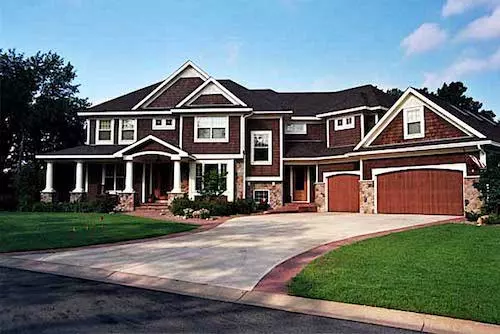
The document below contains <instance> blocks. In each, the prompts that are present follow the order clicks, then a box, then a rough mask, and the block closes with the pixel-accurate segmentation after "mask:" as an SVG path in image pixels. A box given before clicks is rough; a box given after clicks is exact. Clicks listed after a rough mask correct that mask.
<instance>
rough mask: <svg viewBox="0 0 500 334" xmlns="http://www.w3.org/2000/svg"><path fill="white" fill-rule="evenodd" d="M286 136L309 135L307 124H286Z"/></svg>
mask: <svg viewBox="0 0 500 334" xmlns="http://www.w3.org/2000/svg"><path fill="white" fill-rule="evenodd" d="M285 134H287V135H305V134H307V124H306V123H300V122H290V123H287V124H286V127H285Z"/></svg>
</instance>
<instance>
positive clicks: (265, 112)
mask: <svg viewBox="0 0 500 334" xmlns="http://www.w3.org/2000/svg"><path fill="white" fill-rule="evenodd" d="M253 113H254V114H255V115H268V114H271V115H272V114H293V110H257V111H254V112H253Z"/></svg>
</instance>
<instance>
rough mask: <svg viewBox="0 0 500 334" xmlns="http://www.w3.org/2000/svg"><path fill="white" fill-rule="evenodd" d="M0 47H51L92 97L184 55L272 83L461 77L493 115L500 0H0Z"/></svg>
mask: <svg viewBox="0 0 500 334" xmlns="http://www.w3.org/2000/svg"><path fill="white" fill-rule="evenodd" d="M0 48H2V49H9V48H15V49H16V50H17V51H19V52H24V53H25V54H26V55H31V54H34V53H35V52H37V51H39V50H40V51H50V50H52V51H55V52H57V53H58V54H60V55H61V56H63V57H64V58H65V59H66V60H68V61H70V62H71V63H72V64H73V65H74V66H75V68H76V71H77V74H78V77H77V79H76V82H77V83H79V84H80V85H81V86H80V95H81V96H82V97H88V98H89V100H90V101H91V102H92V103H98V102H102V101H105V100H106V99H109V98H113V97H116V96H119V95H122V94H125V93H127V92H130V91H132V90H134V89H138V88H141V87H144V86H146V85H149V84H151V83H154V82H158V81H160V80H163V79H165V78H166V77H167V76H168V75H169V74H171V73H172V72H173V71H175V70H176V69H177V68H178V67H179V66H181V65H182V64H183V63H184V62H185V61H186V60H188V59H190V60H192V61H194V62H195V63H196V64H197V65H198V66H200V67H201V68H202V69H204V70H205V71H206V72H208V73H209V74H210V75H211V76H213V77H215V78H217V79H224V78H230V79H233V80H235V81H237V82H238V83H240V84H242V85H244V86H246V87H248V88H272V89H274V90H277V91H335V90H341V89H346V88H350V87H354V86H358V85H363V84H374V85H376V86H378V87H379V88H382V89H387V88H393V87H398V88H400V89H405V88H407V87H408V86H414V87H424V86H425V87H429V88H430V89H432V90H434V89H436V88H437V87H439V86H441V84H442V83H443V82H444V81H446V82H449V81H453V80H461V81H463V82H464V83H465V84H466V85H467V86H468V87H469V91H468V94H469V95H471V96H473V97H474V98H475V99H477V100H479V101H482V102H483V103H484V108H486V109H493V110H494V111H495V112H496V114H497V115H500V0H324V1H321V0H245V1H243V0H233V1H215V0H214V1H210V0H205V1H189V0H179V1H167V0H164V1H147V0H140V1H128V0H2V1H1V2H0Z"/></svg>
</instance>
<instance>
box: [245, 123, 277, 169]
mask: <svg viewBox="0 0 500 334" xmlns="http://www.w3.org/2000/svg"><path fill="white" fill-rule="evenodd" d="M254 135H268V136H269V141H268V145H267V160H265V161H255V152H254V148H255V143H254V140H253V139H254ZM250 164H251V165H252V166H269V165H272V164H273V131H272V130H257V131H250Z"/></svg>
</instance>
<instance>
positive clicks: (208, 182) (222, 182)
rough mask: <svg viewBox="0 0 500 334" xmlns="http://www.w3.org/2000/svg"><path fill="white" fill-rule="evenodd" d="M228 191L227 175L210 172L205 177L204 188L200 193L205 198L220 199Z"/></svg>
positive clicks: (214, 171)
mask: <svg viewBox="0 0 500 334" xmlns="http://www.w3.org/2000/svg"><path fill="white" fill-rule="evenodd" d="M226 189H227V173H219V172H218V171H217V170H215V169H214V170H210V171H208V172H206V173H205V175H203V188H202V189H201V191H200V193H201V195H202V196H203V197H207V198H216V197H220V196H221V195H222V194H223V193H224V192H225V191H226Z"/></svg>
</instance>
